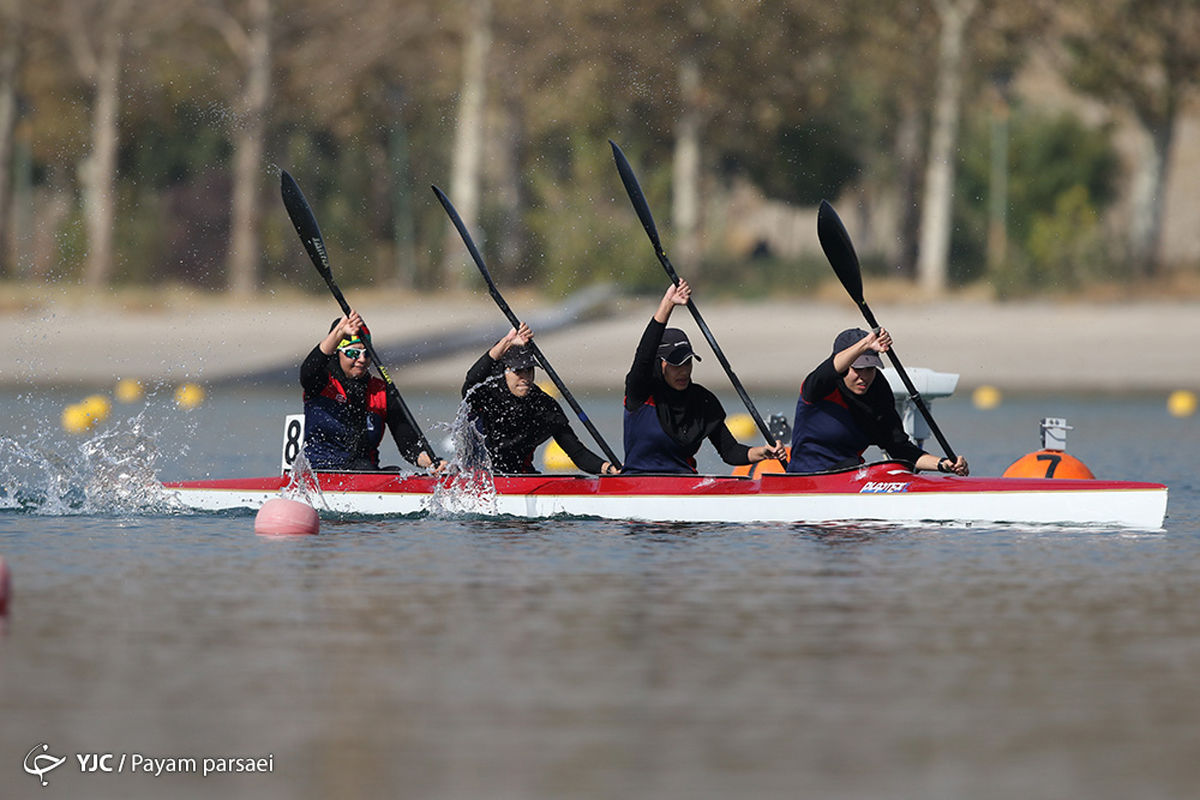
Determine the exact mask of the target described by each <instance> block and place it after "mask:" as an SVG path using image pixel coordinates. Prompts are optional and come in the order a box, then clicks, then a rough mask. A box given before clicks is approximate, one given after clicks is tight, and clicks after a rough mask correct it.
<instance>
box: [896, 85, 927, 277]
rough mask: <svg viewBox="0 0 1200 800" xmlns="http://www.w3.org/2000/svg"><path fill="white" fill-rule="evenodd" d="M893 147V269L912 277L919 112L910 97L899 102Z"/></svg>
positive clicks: (918, 204) (917, 214)
mask: <svg viewBox="0 0 1200 800" xmlns="http://www.w3.org/2000/svg"><path fill="white" fill-rule="evenodd" d="M894 146H895V148H896V174H897V175H898V181H897V192H896V194H897V197H898V198H899V206H900V212H899V213H900V219H899V225H898V226H897V237H898V238H899V241H898V242H897V243H896V251H897V253H898V258H899V260H898V263H897V264H896V268H897V270H898V271H899V272H900V274H901V275H903V276H905V277H906V278H912V277H913V276H914V275H916V271H917V230H918V228H919V226H920V224H921V223H920V208H921V202H920V185H921V113H920V109H919V108H918V104H917V102H916V101H915V100H914V99H913V98H911V97H906V98H904V99H903V100H902V101H901V105H900V120H899V124H898V125H897V128H896V140H895V145H894Z"/></svg>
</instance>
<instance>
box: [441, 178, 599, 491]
mask: <svg viewBox="0 0 1200 800" xmlns="http://www.w3.org/2000/svg"><path fill="white" fill-rule="evenodd" d="M433 193H434V194H435V195H437V199H438V201H439V202H440V203H441V204H442V208H444V209H446V214H447V215H448V216H449V217H450V221H451V222H453V223H454V227H455V228H457V229H458V235H459V236H461V237H462V240H463V244H465V245H466V246H467V251H468V252H470V254H471V258H472V259H474V261H475V266H477V267H479V272H480V273H481V274H482V275H483V279H484V280H485V281H487V285H488V291H489V292H491V294H492V299H493V300H495V301H496V305H497V306H499V307H500V311H501V312H503V313H504V316H505V317H507V318H508V321H509V322H510V323H511V324H512V326H513V327H514V328H519V327H521V321H520V320H519V319H517V315H516V314H514V313H513V310H512V309H511V308H509V306H508V303H506V302H504V297H503V295H501V294H500V290H499V289H497V288H496V282H495V281H493V280H492V275H491V273H490V272H488V268H487V265H485V264H484V263H483V256H482V255H480V254H479V249H478V248H477V247H475V241H474V240H473V239H472V238H471V234H470V232H469V231H468V230H467V226H466V224H464V223H463V221H462V217H460V216H459V215H458V211H456V210H455V208H454V204H453V203H451V202H450V198H449V197H446V194H445V192H443V191H442V190H441V189H439V188H438V187H436V186H434V187H433ZM529 352H531V353H533V357H534V358H536V359H537V361H538V363H539V364H541V366H542V369H544V370H546V374H547V375H549V376H550V380H552V381H554V385H555V386H557V387H558V391H559V392H560V393H561V394H562V396H563V397H564V398H565V399H566V401H567V403H569V404H570V406H571V409H572V410H573V411H574V412H575V416H577V417H579V421H580V422H582V423H583V425H584V427H585V428H587V429H588V433H590V434H592V438H593V439H595V440H596V444H598V445H600V449H601V450H603V451H604V455H606V456H608V463H610V464H612V465H613V466H614V467H616V468H617V469H620V468H621V462H620V461H619V460H617V456H616V454H615V453H613V451H612V448H610V447H609V446H608V442H606V441H604V437H603V436H601V435H600V431H598V430H596V426H595V425H593V424H592V421H591V420H590V419H588V415H587V414H585V413H584V412H583V408H581V407H580V405H579V403H578V402H576V401H575V397H574V396H573V395H572V394H571V391H570V390H569V389H568V388H567V385H566V384H565V383H563V381H562V378H560V377H558V373H557V372H555V371H554V367H552V366H550V361H549V359H547V358H546V356H545V355H544V354H543V353H542V351H541V349H540V348H539V347H538V346H537V343H536V342H530V343H529Z"/></svg>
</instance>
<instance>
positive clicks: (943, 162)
mask: <svg viewBox="0 0 1200 800" xmlns="http://www.w3.org/2000/svg"><path fill="white" fill-rule="evenodd" d="M933 5H934V8H936V9H937V12H938V17H939V18H940V20H941V36H940V37H939V39H938V67H937V95H936V97H935V98H934V105H933V125H932V128H931V130H930V139H929V159H928V162H927V164H926V168H925V201H924V204H923V206H922V210H921V233H920V242H919V245H918V248H919V249H918V254H917V278H918V280H919V281H920V284H921V286H922V287H923V288H924V289H925V290H926V291H929V292H934V293H937V292H941V291H944V290H945V288H946V284H947V276H948V273H949V255H950V215H951V210H952V203H953V201H954V169H955V158H956V154H955V151H956V149H957V146H958V123H959V117H960V114H961V106H962V91H963V78H962V72H963V43H964V41H965V40H966V32H967V23H968V22H970V19H971V17H972V15H974V13H975V11H976V10H977V9H978V7H979V0H934V4H933Z"/></svg>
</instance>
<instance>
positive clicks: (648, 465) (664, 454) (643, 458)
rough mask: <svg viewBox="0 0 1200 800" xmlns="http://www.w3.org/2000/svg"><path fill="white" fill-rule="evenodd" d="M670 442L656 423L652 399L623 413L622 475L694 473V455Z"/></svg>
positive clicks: (695, 449) (697, 447)
mask: <svg viewBox="0 0 1200 800" xmlns="http://www.w3.org/2000/svg"><path fill="white" fill-rule="evenodd" d="M701 441H703V440H701ZM700 443H701V442H696V446H695V447H693V448H691V450H690V451H689V450H688V449H687V448H685V447H684V446H683V445H681V444H679V442H677V441H675V440H674V439H672V438H671V437H670V436H668V435H667V432H666V431H664V430H663V427H662V423H660V422H659V421H658V410H657V409H656V408H655V406H654V398H653V397H650V398H648V399H647V400H646V402H644V403H642V404H641V405H640V406H638V407H637V408H635V409H634V410H632V411H630V410H629V409H625V463H624V464H623V465H622V468H621V472H622V473H629V472H675V473H679V472H682V473H693V474H694V473H695V472H696V459H695V455H696V451H697V450H699V449H700Z"/></svg>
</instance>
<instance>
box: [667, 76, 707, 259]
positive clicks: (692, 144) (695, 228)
mask: <svg viewBox="0 0 1200 800" xmlns="http://www.w3.org/2000/svg"><path fill="white" fill-rule="evenodd" d="M699 94H700V67H699V65H697V63H696V59H695V58H694V57H692V56H685V57H684V59H683V61H682V62H681V63H680V65H679V96H680V99H681V105H682V112H681V113H680V115H679V122H678V124H676V126H675V163H674V175H673V179H672V183H673V191H672V194H671V218H672V220H673V221H674V224H675V249H676V251H677V253H678V261H679V265H680V267H682V268H683V270H684V272H685V273H686V274H687V275H689V276H691V277H692V278H693V279H694V278H695V276H696V273H697V271H698V270H699V268H700V109H699V107H698V102H699Z"/></svg>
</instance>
